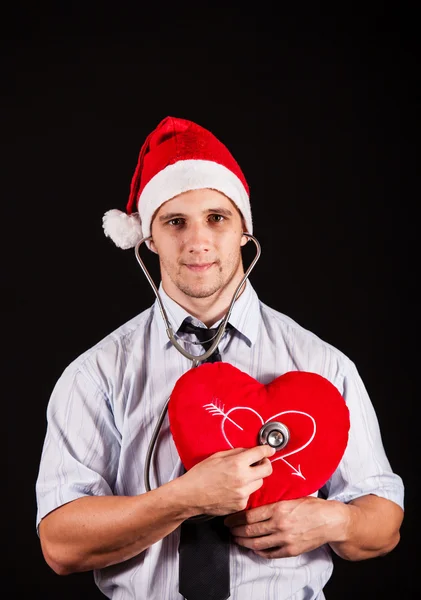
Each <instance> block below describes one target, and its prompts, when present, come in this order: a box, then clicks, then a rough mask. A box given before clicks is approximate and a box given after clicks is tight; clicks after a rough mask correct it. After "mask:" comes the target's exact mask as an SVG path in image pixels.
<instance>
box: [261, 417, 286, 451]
mask: <svg viewBox="0 0 421 600" xmlns="http://www.w3.org/2000/svg"><path fill="white" fill-rule="evenodd" d="M288 442H289V429H288V427H286V425H284V424H283V423H280V422H279V421H270V422H269V423H265V424H264V425H263V427H262V428H261V429H260V431H259V444H268V445H269V446H272V448H275V450H282V448H285V446H286V445H287V444H288Z"/></svg>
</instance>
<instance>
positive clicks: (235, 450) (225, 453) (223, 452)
mask: <svg viewBox="0 0 421 600" xmlns="http://www.w3.org/2000/svg"><path fill="white" fill-rule="evenodd" d="M247 450H248V448H230V449H229V450H220V451H219V452H215V454H212V456H220V457H221V458H224V457H226V456H235V455H236V454H241V453H242V452H246V451H247Z"/></svg>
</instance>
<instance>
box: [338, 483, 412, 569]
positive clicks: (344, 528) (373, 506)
mask: <svg viewBox="0 0 421 600" xmlns="http://www.w3.org/2000/svg"><path fill="white" fill-rule="evenodd" d="M338 510H339V508H338ZM340 510H342V511H343V519H342V525H341V528H340V532H339V535H338V539H337V541H334V542H330V546H331V547H332V549H333V550H334V552H335V553H336V554H338V556H340V557H341V558H344V559H346V560H352V561H357V560H364V559H367V558H374V557H376V556H381V555H384V554H387V553H388V552H390V551H391V550H393V548H395V546H396V545H397V544H398V542H399V539H400V534H399V529H400V526H401V523H402V519H403V511H402V509H401V508H400V507H399V506H398V505H397V504H395V503H394V502H392V501H390V500H386V499H385V498H380V497H379V496H375V495H367V496H361V497H360V498H356V499H355V500H353V501H351V502H350V503H349V504H344V505H342V507H341V508H340Z"/></svg>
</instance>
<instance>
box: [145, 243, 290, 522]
mask: <svg viewBox="0 0 421 600" xmlns="http://www.w3.org/2000/svg"><path fill="white" fill-rule="evenodd" d="M243 235H245V236H246V237H248V238H249V239H251V240H253V242H254V243H255V245H256V256H255V257H254V258H253V260H252V261H251V263H250V266H249V267H248V269H247V270H246V272H245V273H244V275H243V278H242V279H241V281H240V283H239V284H238V286H237V288H236V290H235V292H234V294H233V296H232V299H231V302H230V305H229V307H228V311H227V313H226V315H225V316H224V318H223V319H222V321H221V323H220V325H219V327H218V330H217V332H216V334H215V336H214V337H213V338H212V345H211V346H210V348H208V350H206V352H204V353H203V354H201V355H200V356H195V355H194V354H191V353H190V352H187V350H186V349H185V348H183V346H181V345H180V344H179V343H178V341H177V339H176V336H175V334H174V330H173V328H172V326H171V323H170V320H169V318H168V315H167V312H166V310H165V308H164V305H163V302H162V300H161V298H160V296H159V292H158V288H157V287H156V285H155V283H154V281H153V279H152V277H151V275H150V274H149V272H148V270H147V268H146V266H145V264H144V262H143V261H142V259H141V257H140V253H139V248H140V246H141V245H142V244H143V243H144V242H146V241H148V240H150V239H151V238H152V236H148V237H145V238H142V239H141V240H140V242H138V243H137V244H136V246H135V255H136V259H137V261H138V263H139V265H140V266H141V268H142V270H143V272H144V274H145V275H146V278H147V280H148V281H149V283H150V285H151V287H152V289H153V291H154V293H155V296H156V299H157V302H158V306H159V309H160V311H161V315H162V318H163V319H164V323H165V326H166V332H167V335H168V338H169V340H170V342H171V343H172V344H173V346H174V347H175V348H176V349H177V350H178V351H179V352H180V353H181V354H182V355H183V356H185V357H186V358H188V359H189V360H191V361H192V368H194V367H198V366H199V365H200V363H202V362H203V361H205V360H206V359H207V358H208V357H209V356H210V355H211V354H212V353H213V352H214V350H215V349H216V347H217V346H218V344H219V341H220V339H221V338H222V336H223V335H224V332H225V329H226V326H227V323H228V319H229V318H230V315H231V312H232V309H233V308H234V303H235V301H236V300H237V298H238V296H239V294H240V291H241V288H242V287H243V285H244V283H245V282H246V280H247V278H248V276H249V275H250V273H251V271H252V269H253V268H254V266H255V264H256V263H257V261H258V260H259V258H260V254H261V247H260V243H259V242H258V241H257V239H256V238H255V237H254V236H253V235H251V234H250V233H243ZM169 401H170V398H168V399H167V401H166V402H165V404H164V407H163V409H162V411H161V414H160V415H159V418H158V421H157V423H156V425H155V428H154V431H153V433H152V437H151V440H150V442H149V447H148V451H147V454H146V460H145V470H144V481H145V488H146V491H148V492H150V491H151V489H152V488H151V484H150V468H151V462H152V456H153V453H154V451H155V447H156V441H157V439H158V435H159V432H160V430H161V427H162V423H163V421H164V419H165V415H166V413H167V409H168V403H169ZM289 438H290V433H289V430H288V428H287V427H286V425H284V424H283V423H281V422H279V421H270V422H269V423H265V424H264V425H263V426H262V427H261V428H260V431H259V433H258V436H257V440H258V443H259V444H268V445H269V446H272V447H273V448H275V449H276V450H282V449H283V448H285V446H286V445H287V443H288V441H289ZM203 518H211V517H208V516H207V515H198V517H191V519H190V520H198V519H202V520H203Z"/></svg>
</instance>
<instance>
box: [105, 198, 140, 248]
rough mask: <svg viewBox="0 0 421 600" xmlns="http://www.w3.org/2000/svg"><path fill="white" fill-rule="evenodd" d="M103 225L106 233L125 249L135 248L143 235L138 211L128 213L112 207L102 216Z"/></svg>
mask: <svg viewBox="0 0 421 600" xmlns="http://www.w3.org/2000/svg"><path fill="white" fill-rule="evenodd" d="M102 227H103V229H104V233H105V235H106V236H107V237H109V238H111V239H112V240H113V242H114V243H115V245H116V246H118V247H119V248H122V249H123V250H127V249H128V248H134V246H136V244H137V243H138V242H140V240H141V239H142V237H143V235H142V227H141V225H140V219H139V214H138V213H133V214H131V215H128V214H126V213H124V212H122V211H121V210H118V209H116V208H112V209H111V210H109V211H107V212H106V213H105V214H104V216H103V217H102Z"/></svg>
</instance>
